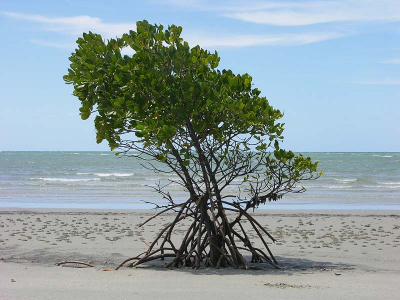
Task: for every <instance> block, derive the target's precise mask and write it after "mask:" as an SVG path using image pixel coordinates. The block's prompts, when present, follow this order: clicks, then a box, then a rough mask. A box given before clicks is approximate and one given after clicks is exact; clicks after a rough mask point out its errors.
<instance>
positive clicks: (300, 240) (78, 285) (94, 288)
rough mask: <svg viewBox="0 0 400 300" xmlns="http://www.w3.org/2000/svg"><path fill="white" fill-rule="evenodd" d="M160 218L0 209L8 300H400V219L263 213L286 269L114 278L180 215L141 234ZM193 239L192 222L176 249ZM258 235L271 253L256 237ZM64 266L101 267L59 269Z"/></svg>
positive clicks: (140, 271)
mask: <svg viewBox="0 0 400 300" xmlns="http://www.w3.org/2000/svg"><path fill="white" fill-rule="evenodd" d="M154 213H155V211H154V210H118V211H115V210H112V211H109V210H80V209H76V210H70V209H11V208H9V209H4V208H3V209H1V208H0V227H1V228H0V229H1V230H0V268H1V270H2V271H1V272H0V282H1V284H0V295H1V296H0V298H1V297H4V298H5V299H71V298H73V297H75V298H77V299H81V298H85V299H131V298H134V299H178V300H180V299H187V297H188V296H190V297H193V298H194V299H215V298H219V299H243V297H250V298H254V299H261V298H262V297H265V295H268V296H274V297H276V298H277V299H300V298H308V299H310V300H314V299H315V300H316V299H321V298H322V297H324V298H326V299H327V300H330V299H332V300H333V299H344V298H345V297H346V298H349V299H397V297H398V294H399V293H400V287H399V285H398V284H397V282H399V281H400V257H399V256H398V253H399V250H398V249H400V212H399V211H396V212H393V211H354V210H352V211H342V210H340V211H326V210H324V211H317V210H316V211H305V212H304V211H303V212H299V211H287V210H282V211H277V210H271V211H266V210H258V211H257V210H256V213H255V214H254V215H255V217H256V218H257V220H258V221H259V222H260V223H261V224H262V225H263V226H264V227H265V228H266V229H267V230H268V231H269V232H270V233H271V234H272V236H274V237H275V238H276V239H277V242H276V243H269V245H270V248H271V250H272V252H273V254H274V255H275V257H276V259H277V260H278V262H279V264H280V266H281V268H282V269H280V270H276V269H274V268H273V267H272V266H270V265H266V264H262V265H259V266H261V267H263V270H260V271H256V270H247V271H245V270H235V269H232V268H225V269H219V270H215V269H200V270H198V271H194V270H191V269H174V270H169V269H164V268H160V265H159V263H162V262H158V261H154V263H148V264H147V265H142V266H140V267H139V268H136V269H132V268H128V267H123V268H122V269H120V270H118V271H114V270H113V269H114V268H115V267H116V265H118V264H119V263H120V262H122V261H123V260H124V259H126V258H128V257H132V256H135V255H137V254H138V253H140V252H142V251H146V250H147V246H146V243H148V242H151V241H152V239H153V238H154V236H155V235H156V234H158V232H159V231H160V230H161V228H162V227H163V226H165V225H166V224H168V223H169V222H170V220H171V219H172V217H173V214H172V213H166V214H165V215H160V216H159V217H158V218H156V219H154V220H152V221H151V222H149V223H148V224H146V225H145V226H143V227H138V226H137V225H138V224H139V223H141V222H143V221H144V220H146V218H148V217H150V216H152V215H154ZM184 232H185V224H182V226H179V227H177V228H176V230H175V231H174V233H173V234H174V237H175V239H176V241H177V242H179V238H180V237H182V235H183V234H184ZM249 237H250V238H251V240H252V242H254V244H255V245H256V246H260V247H262V245H261V243H260V241H258V240H257V239H255V235H254V232H251V231H249ZM246 258H247V259H248V260H249V259H250V257H247V256H246ZM65 260H80V261H86V262H91V263H92V264H93V265H94V266H95V267H94V268H86V267H84V268H82V267H80V266H78V265H65V266H64V267H61V266H58V267H57V266H55V263H56V262H58V261H65ZM257 266H258V265H257ZM105 271H108V272H105ZM188 287H190V290H191V293H187V292H185V290H186V291H187V288H188Z"/></svg>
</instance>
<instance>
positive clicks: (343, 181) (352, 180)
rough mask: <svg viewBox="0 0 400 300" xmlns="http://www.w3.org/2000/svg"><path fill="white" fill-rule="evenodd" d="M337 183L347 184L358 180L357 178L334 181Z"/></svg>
mask: <svg viewBox="0 0 400 300" xmlns="http://www.w3.org/2000/svg"><path fill="white" fill-rule="evenodd" d="M334 180H335V181H337V182H342V183H346V182H354V181H356V180H357V178H349V179H334Z"/></svg>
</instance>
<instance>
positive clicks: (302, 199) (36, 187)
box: [0, 152, 400, 210]
mask: <svg viewBox="0 0 400 300" xmlns="http://www.w3.org/2000/svg"><path fill="white" fill-rule="evenodd" d="M303 154H304V155H305V156H311V157H312V158H313V160H315V161H319V162H320V163H319V170H320V171H322V172H324V175H323V176H322V177H321V178H319V179H318V180H313V181H307V182H304V183H303V184H302V185H304V186H305V187H307V192H306V193H303V194H292V195H286V196H285V197H284V198H283V199H282V200H280V201H278V202H274V203H267V205H266V206H263V207H260V208H266V209H371V210H381V209H385V210H400V153H303ZM141 163H142V161H140V160H137V159H135V158H130V157H121V158H117V157H116V156H115V155H114V154H113V153H111V152H0V207H19V208H101V209H119V208H133V209H137V208H151V207H152V206H151V205H149V204H146V203H144V202H143V200H145V201H149V202H155V203H162V202H163V201H162V199H160V196H159V195H158V194H157V193H155V192H154V191H153V189H152V186H153V187H154V186H155V185H156V184H157V183H158V182H160V183H161V184H167V183H168V179H174V176H173V175H166V174H156V173H154V172H152V171H150V170H148V169H146V168H145V167H143V166H142V165H141ZM168 190H169V191H171V194H172V195H173V196H174V197H175V198H176V199H180V200H183V199H185V197H186V195H185V193H184V191H183V189H182V188H181V187H180V186H179V185H177V184H174V183H172V184H170V185H169V186H168ZM236 190H237V187H232V189H231V190H230V193H231V192H235V191H236Z"/></svg>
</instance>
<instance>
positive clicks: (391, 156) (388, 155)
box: [373, 154, 393, 157]
mask: <svg viewBox="0 0 400 300" xmlns="http://www.w3.org/2000/svg"><path fill="white" fill-rule="evenodd" d="M373 156H375V157H393V156H392V155H377V154H375V155H373Z"/></svg>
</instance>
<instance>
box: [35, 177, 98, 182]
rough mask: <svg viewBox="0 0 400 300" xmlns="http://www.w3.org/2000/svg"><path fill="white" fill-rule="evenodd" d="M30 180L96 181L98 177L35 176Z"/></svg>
mask: <svg viewBox="0 0 400 300" xmlns="http://www.w3.org/2000/svg"><path fill="white" fill-rule="evenodd" d="M29 179H30V180H43V181H59V182H80V181H97V180H100V178H52V177H36V178H29Z"/></svg>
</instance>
